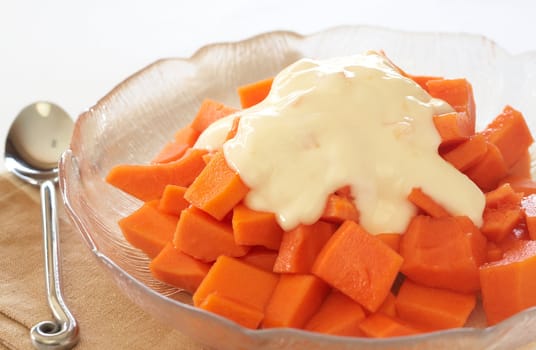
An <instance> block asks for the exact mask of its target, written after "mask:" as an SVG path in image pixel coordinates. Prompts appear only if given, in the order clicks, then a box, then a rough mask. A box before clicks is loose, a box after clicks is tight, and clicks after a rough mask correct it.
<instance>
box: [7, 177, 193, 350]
mask: <svg viewBox="0 0 536 350" xmlns="http://www.w3.org/2000/svg"><path fill="white" fill-rule="evenodd" d="M59 199H60V198H59V191H58V200H59ZM58 203H61V201H58ZM58 212H59V214H60V241H61V254H62V259H61V261H62V277H63V294H64V297H65V301H66V304H67V305H68V306H69V308H70V309H71V311H72V312H73V314H74V315H75V317H76V319H77V320H78V322H79V324H80V342H79V344H78V346H77V347H76V349H77V350H86V349H186V350H200V349H203V348H202V347H201V346H200V345H198V344H196V343H195V342H194V341H193V340H192V339H190V338H188V337H186V336H184V335H182V334H181V333H180V332H178V331H175V330H172V329H170V328H168V327H166V326H165V325H163V324H161V323H159V322H157V321H156V320H154V319H152V318H151V316H150V315H148V314H147V313H145V312H144V311H143V310H141V309H139V308H138V307H137V306H136V305H134V304H133V303H132V302H130V300H129V299H127V298H126V297H125V296H123V295H122V294H121V292H120V291H119V289H118V288H117V287H116V286H115V284H114V283H113V282H112V279H111V277H109V276H108V274H107V273H106V271H104V270H103V269H102V268H101V267H100V266H99V265H98V263H97V260H96V259H95V258H94V257H93V256H92V254H91V252H90V251H89V249H88V248H87V247H86V246H85V245H84V244H83V242H82V239H81V238H80V237H79V236H78V233H77V232H76V231H75V228H74V227H73V226H72V225H71V223H70V221H69V219H68V217H67V215H66V213H65V211H64V209H63V206H62V205H61V204H59V208H58ZM40 215H41V212H40V206H39V190H38V189H37V188H35V187H32V186H30V185H26V184H23V183H22V182H21V181H19V180H18V179H16V178H15V177H13V176H12V175H9V174H5V173H4V174H0V349H9V350H23V349H24V350H26V349H33V347H32V344H31V341H30V336H29V330H30V328H31V327H32V326H33V325H34V324H35V323H36V322H38V321H43V320H49V319H50V318H51V315H50V312H49V309H48V306H47V302H46V296H45V279H44V272H43V253H42V236H41V235H42V234H41V217H40Z"/></svg>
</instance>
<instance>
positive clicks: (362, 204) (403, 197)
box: [195, 52, 485, 234]
mask: <svg viewBox="0 0 536 350" xmlns="http://www.w3.org/2000/svg"><path fill="white" fill-rule="evenodd" d="M452 110H453V109H452V108H451V107H450V106H449V105H448V104H447V103H445V102H444V101H442V100H438V99H434V98H431V97H430V96H429V95H428V94H427V93H426V91H424V90H423V89H422V88H421V87H420V86H419V85H418V84H416V83H415V82H413V81H412V80H411V79H408V78H406V77H404V76H402V75H401V74H400V73H399V71H398V70H397V69H396V68H395V67H394V66H393V65H392V64H391V63H390V62H389V61H388V60H387V59H386V58H385V57H384V56H382V55H380V54H377V53H374V52H369V53H366V54H363V55H355V56H349V57H340V58H333V59H327V60H312V59H301V60H299V61H297V62H295V63H294V64H292V65H290V66H289V67H287V68H285V69H284V70H283V71H281V72H280V73H279V74H278V75H277V76H276V77H275V79H274V82H273V85H272V89H271V91H270V94H269V96H268V97H267V98H266V99H265V100H264V101H262V102H261V103H259V104H258V105H256V106H254V107H251V108H249V109H245V110H243V111H240V112H237V113H236V114H234V115H231V116H228V117H226V118H224V119H222V120H220V121H218V122H216V123H214V124H213V125H211V126H210V127H209V128H208V129H207V130H206V131H205V132H204V133H203V134H202V135H201V137H200V138H199V140H198V142H197V144H196V146H195V147H197V148H207V149H210V150H212V149H217V148H219V147H221V146H223V151H224V155H225V158H226V160H227V162H228V163H229V165H230V166H231V167H232V168H234V169H235V170H236V171H237V172H238V173H239V174H240V177H241V178H242V180H243V181H244V182H245V183H246V184H247V185H248V186H249V187H250V189H251V191H250V192H249V194H248V195H247V197H246V198H245V203H246V205H247V206H249V207H250V208H252V209H255V210H260V211H269V212H273V213H275V214H276V217H277V220H278V222H279V224H280V225H281V227H282V228H283V229H285V230H290V229H292V228H294V227H296V226H297V225H298V224H300V223H303V224H311V223H314V222H315V221H317V220H318V219H319V217H320V216H321V214H322V212H323V210H324V206H325V203H326V199H327V197H328V195H329V194H331V193H333V192H334V191H336V190H337V189H339V188H340V187H343V186H345V185H350V186H351V188H352V193H353V194H354V196H355V197H356V198H355V201H356V205H357V208H358V209H359V211H360V224H361V225H362V226H363V227H364V228H365V229H366V230H368V231H369V232H370V233H373V234H375V233H382V232H398V233H402V232H403V231H404V230H405V229H406V227H407V225H408V224H409V221H410V220H411V217H412V216H414V215H415V214H416V211H417V210H416V208H415V206H414V205H413V204H411V203H410V202H409V201H408V200H407V196H408V194H409V193H410V191H411V189H412V188H414V187H420V188H422V190H423V191H424V192H425V193H426V194H428V195H429V196H431V197H432V198H433V199H434V200H435V201H436V202H438V203H439V204H441V205H442V206H443V207H444V208H445V209H447V210H448V211H449V212H450V213H451V214H453V215H467V216H468V217H469V218H470V219H471V220H472V221H473V222H474V223H475V225H477V226H480V225H481V224H482V212H483V209H484V205H485V198H484V195H483V193H482V192H481V191H480V189H479V188H478V187H477V186H476V185H475V184H474V183H473V182H472V181H471V180H470V179H469V178H468V177H467V176H465V175H464V174H462V173H461V172H459V171H458V170H457V169H455V168H454V167H453V166H452V165H450V164H449V163H448V162H446V161H445V160H443V159H442V158H441V156H440V155H439V154H438V151H437V149H438V146H439V144H440V142H441V139H440V136H439V134H438V132H437V130H436V129H435V127H434V124H433V119H432V116H433V115H435V114H441V113H445V112H449V111H452ZM236 116H240V118H241V119H240V123H239V127H238V132H237V134H236V137H234V138H233V139H231V140H228V141H226V142H224V141H225V135H226V131H227V130H229V128H230V126H231V124H232V120H233V119H234V118H235V117H236Z"/></svg>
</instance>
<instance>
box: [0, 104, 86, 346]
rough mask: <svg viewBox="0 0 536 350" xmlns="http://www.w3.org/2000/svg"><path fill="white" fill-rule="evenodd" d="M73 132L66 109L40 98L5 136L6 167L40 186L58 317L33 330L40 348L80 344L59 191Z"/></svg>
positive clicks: (48, 273) (49, 280)
mask: <svg viewBox="0 0 536 350" xmlns="http://www.w3.org/2000/svg"><path fill="white" fill-rule="evenodd" d="M72 131H73V121H72V120H71V118H70V117H69V115H68V114H67V113H66V112H65V111H64V110H63V109H61V108H60V107H58V106H57V105H55V104H52V103H49V102H36V103H33V104H31V105H29V106H27V107H26V108H24V109H23V110H22V111H21V112H20V113H19V115H18V116H17V118H16V119H15V121H14V122H13V124H12V125H11V128H10V129H9V134H8V136H7V139H6V149H5V154H4V163H5V166H6V168H7V169H8V170H9V171H11V172H12V173H13V174H15V175H16V176H17V177H19V178H20V179H22V180H24V181H26V182H28V183H30V184H32V185H35V186H39V187H40V190H41V214H42V225H43V248H44V249H43V250H44V256H45V284H46V290H47V299H48V305H49V307H50V310H51V311H52V315H53V316H54V320H53V321H42V322H39V323H38V324H36V325H35V326H33V327H32V329H31V330H30V337H31V338H32V343H33V345H34V346H35V347H36V348H37V349H47V350H51V349H71V348H72V347H74V346H75V345H76V343H77V342H78V325H77V322H76V320H75V318H74V317H73V315H72V314H71V312H70V311H69V309H68V308H67V306H66V305H65V303H64V301H63V296H62V293H61V278H60V264H59V254H60V251H59V238H58V214H57V211H56V190H55V183H56V182H58V161H59V159H60V157H61V154H62V152H63V151H64V150H65V149H66V148H67V147H68V146H69V141H70V138H71V134H72Z"/></svg>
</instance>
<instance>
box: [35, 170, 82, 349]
mask: <svg viewBox="0 0 536 350" xmlns="http://www.w3.org/2000/svg"><path fill="white" fill-rule="evenodd" d="M41 214H42V219H43V221H42V225H43V251H44V256H45V284H46V290H47V299H48V305H49V307H50V310H51V311H52V315H53V316H54V320H53V321H42V322H39V323H37V324H36V325H35V326H33V327H32V329H31V330H30V336H31V338H32V343H33V345H34V346H35V348H37V349H40V350H43V349H47V350H52V349H71V348H73V347H74V346H75V345H76V344H77V342H78V324H77V322H76V320H75V318H74V317H73V315H72V314H71V312H70V311H69V309H68V308H67V306H66V305H65V302H64V301H63V295H62V293H61V276H60V263H59V256H60V247H59V237H58V213H57V208H56V189H55V185H54V182H52V181H51V180H47V181H44V182H43V183H42V184H41Z"/></svg>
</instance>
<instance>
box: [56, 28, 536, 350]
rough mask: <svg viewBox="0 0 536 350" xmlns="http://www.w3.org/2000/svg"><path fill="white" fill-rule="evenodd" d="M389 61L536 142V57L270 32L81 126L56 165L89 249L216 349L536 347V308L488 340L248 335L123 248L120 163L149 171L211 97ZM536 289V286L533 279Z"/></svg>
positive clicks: (472, 46) (415, 37) (160, 69)
mask: <svg viewBox="0 0 536 350" xmlns="http://www.w3.org/2000/svg"><path fill="white" fill-rule="evenodd" d="M370 49H375V50H380V49H383V50H384V51H385V52H386V53H387V54H388V56H389V57H391V58H392V59H393V61H394V62H396V63H397V64H399V65H400V66H401V67H403V69H405V70H406V71H408V72H411V73H415V74H423V75H443V76H447V77H466V78H468V79H469V80H470V81H471V82H472V84H473V87H474V92H475V98H476V103H477V114H478V128H479V129H480V128H482V127H484V126H485V125H486V124H487V122H488V121H490V120H491V119H492V118H493V117H494V116H495V115H496V114H498V113H499V112H500V111H501V110H502V108H503V107H504V105H506V104H510V105H512V106H514V107H515V108H517V109H520V110H521V111H523V113H524V114H525V116H526V117H527V119H528V123H529V126H530V128H531V130H532V131H533V132H534V131H536V53H535V52H533V53H526V54H522V55H517V56H512V55H510V54H508V53H507V52H505V51H504V50H503V49H501V48H500V47H497V46H496V45H495V44H494V43H493V42H492V41H490V40H488V39H486V38H484V37H481V36H477V35H466V34H442V33H409V32H399V31H394V30H388V29H381V28H373V27H362V26H347V27H337V28H332V29H329V30H326V31H322V32H319V33H315V34H312V35H307V36H302V35H298V34H295V33H290V32H282V31H281V32H272V33H266V34H262V35H259V36H257V37H254V38H251V39H248V40H245V41H241V42H236V43H221V44H214V45H209V46H206V47H203V48H202V49H200V50H199V51H198V52H197V53H196V54H195V55H193V56H192V57H191V58H188V59H178V58H171V59H163V60H160V61H157V62H155V63H154V64H152V65H150V66H148V67H147V68H145V69H143V70H141V71H140V72H138V73H136V74H134V75H133V76H132V77H130V78H129V79H127V80H126V81H124V82H122V83H121V84H119V85H118V86H117V87H116V88H115V89H113V90H112V91H111V92H110V93H109V94H108V95H107V96H105V97H104V98H103V99H101V100H100V101H98V102H97V104H96V105H95V106H94V107H92V108H91V109H89V110H88V111H87V112H85V113H84V114H82V115H81V116H80V117H79V119H78V121H77V123H76V127H75V131H74V134H73V138H72V141H71V146H70V149H69V150H67V151H66V152H65V154H64V156H63V158H62V161H61V164H60V186H61V191H62V195H63V199H64V201H65V203H66V205H67V208H68V212H69V214H70V216H71V218H72V219H73V221H74V223H75V225H76V226H77V228H78V230H79V231H80V234H81V236H82V238H83V239H84V240H85V242H86V243H87V246H88V247H89V248H90V249H91V250H92V251H93V253H94V254H95V256H96V257H97V260H98V261H99V262H100V263H101V264H102V265H103V267H104V268H105V269H106V270H108V271H109V272H110V274H111V275H112V277H113V280H114V281H115V283H116V284H117V285H118V287H119V288H120V289H121V290H122V291H123V292H124V293H125V294H126V295H127V296H128V297H130V299H132V300H133V301H134V303H136V304H137V305H139V307H141V308H142V309H144V310H146V311H147V312H149V313H150V314H152V315H153V316H154V317H155V318H157V319H159V320H161V321H163V322H165V323H166V324H167V325H169V326H172V327H174V328H176V329H177V330H178V331H181V332H183V333H184V334H186V335H188V336H190V337H192V338H193V339H195V340H197V341H199V342H200V343H202V344H206V345H209V346H212V347H214V348H217V349H222V350H223V349H310V350H313V349H357V348H359V349H394V348H396V349H422V348H434V349H440V348H441V349H513V348H516V347H518V346H522V345H524V344H527V343H530V342H533V341H536V332H535V331H534V330H536V308H532V309H530V310H527V311H524V312H522V313H520V314H517V315H515V316H513V317H511V318H510V319H508V320H505V321H504V322H502V323H500V324H498V325H496V326H494V327H489V328H483V327H482V326H481V325H482V315H481V313H479V312H476V313H475V315H473V317H472V320H471V325H472V327H469V328H463V329H456V330H449V331H441V332H435V333H430V334H425V335H419V336H411V337H402V338H393V339H388V340H371V339H361V338H350V337H337V336H325V335H320V334H313V333H309V332H305V331H299V330H291V329H270V330H259V331H252V330H248V329H245V328H242V327H240V326H238V325H236V324H234V323H233V322H230V321H228V320H226V319H223V318H221V317H219V316H215V315H213V314H209V313H207V312H205V311H203V310H199V309H197V308H194V307H192V306H191V305H190V301H191V300H190V297H189V296H188V295H187V294H185V293H182V292H180V291H178V290H176V289H174V288H171V287H169V286H166V285H164V284H162V283H160V282H158V281H156V280H154V279H153V278H152V277H151V275H150V273H149V270H148V262H149V260H148V258H147V257H146V256H145V255H144V254H143V253H141V252H140V251H138V250H137V249H135V248H133V247H131V246H130V245H129V244H128V243H127V242H126V241H125V240H124V238H123V236H122V234H121V232H120V230H119V228H118V226H117V221H118V220H119V219H120V218H121V217H123V216H124V215H126V214H129V213H130V212H132V211H133V210H134V209H135V208H137V207H138V206H139V205H140V202H138V201H137V200H135V199H133V198H131V197H129V196H128V195H125V194H123V193H122V192H120V191H118V190H116V189H115V188H113V187H111V186H109V185H108V184H106V183H105V181H104V180H103V178H104V177H105V176H106V174H107V173H108V171H109V170H110V168H111V167H112V166H114V165H116V164H119V163H145V162H148V161H150V159H151V157H152V156H153V155H154V154H155V153H156V152H157V150H158V149H159V148H160V147H161V146H162V145H163V144H164V143H165V142H166V141H168V140H170V139H172V135H173V132H174V131H175V130H177V129H178V128H179V127H181V126H183V125H185V124H186V123H188V121H189V120H190V119H191V118H192V117H193V116H194V115H195V112H196V110H197V108H198V107H199V105H200V103H201V101H202V100H203V98H205V97H211V98H214V99H216V100H221V101H223V102H226V103H228V104H230V105H233V106H238V105H239V103H238V98H237V95H236V87H237V86H239V85H241V84H244V83H248V82H252V81H255V80H259V79H262V78H266V77H268V76H273V75H274V74H276V73H277V72H279V71H280V70H281V69H282V68H283V67H285V66H286V65H288V64H290V63H292V62H294V61H295V60H297V59H298V58H301V57H313V58H326V57H331V56H338V55H348V54H355V53H360V52H363V51H366V50H370ZM535 278H536V276H535Z"/></svg>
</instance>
